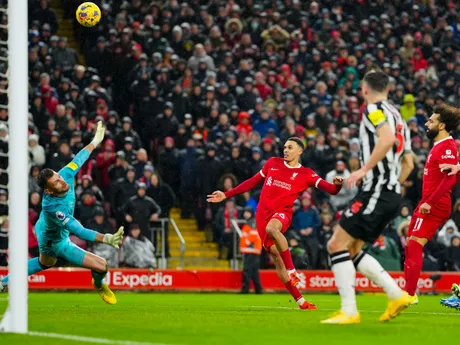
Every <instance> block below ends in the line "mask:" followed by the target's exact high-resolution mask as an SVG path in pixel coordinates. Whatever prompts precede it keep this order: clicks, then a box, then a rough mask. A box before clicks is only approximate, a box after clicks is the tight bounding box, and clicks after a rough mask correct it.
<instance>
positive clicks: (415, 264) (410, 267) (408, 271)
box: [404, 237, 426, 303]
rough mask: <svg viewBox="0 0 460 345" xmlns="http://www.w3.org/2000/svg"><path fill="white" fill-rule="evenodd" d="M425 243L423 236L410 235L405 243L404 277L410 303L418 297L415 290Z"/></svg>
mask: <svg viewBox="0 0 460 345" xmlns="http://www.w3.org/2000/svg"><path fill="white" fill-rule="evenodd" d="M421 242H422V243H421ZM425 244H426V239H424V238H421V239H419V238H414V237H410V239H409V243H408V245H407V246H408V248H407V257H406V260H405V261H404V267H405V269H404V272H405V277H404V278H405V279H406V288H405V290H406V291H407V293H408V294H409V295H410V296H412V299H413V300H412V303H415V300H416V299H418V298H417V295H416V294H415V293H416V291H417V284H418V280H419V278H420V272H421V271H422V265H423V247H424V245H425Z"/></svg>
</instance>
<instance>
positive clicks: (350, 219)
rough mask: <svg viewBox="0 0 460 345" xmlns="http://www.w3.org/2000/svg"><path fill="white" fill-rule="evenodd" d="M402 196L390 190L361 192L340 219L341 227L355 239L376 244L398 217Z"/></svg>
mask: <svg viewBox="0 0 460 345" xmlns="http://www.w3.org/2000/svg"><path fill="white" fill-rule="evenodd" d="M400 205H401V194H398V193H395V192H393V191H389V190H386V189H384V190H382V191H381V192H380V193H375V192H374V191H370V192H360V193H359V194H358V195H357V196H356V198H355V199H354V200H353V201H352V202H351V204H350V206H349V207H348V208H347V209H345V211H344V212H343V213H342V217H340V221H339V222H340V226H341V227H342V228H343V229H344V230H345V231H346V232H347V233H348V234H350V235H351V236H352V237H353V238H359V239H360V240H363V241H365V242H368V243H374V242H375V240H376V239H377V238H379V236H380V235H381V234H382V232H383V229H385V227H386V226H387V225H388V223H389V222H390V221H392V220H393V219H394V217H395V216H396V215H397V213H398V210H399V207H400Z"/></svg>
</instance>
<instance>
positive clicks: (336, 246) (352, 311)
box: [321, 227, 361, 324]
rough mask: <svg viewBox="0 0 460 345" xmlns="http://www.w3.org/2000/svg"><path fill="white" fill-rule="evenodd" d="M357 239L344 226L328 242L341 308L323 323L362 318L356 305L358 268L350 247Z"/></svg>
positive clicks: (342, 322)
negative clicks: (352, 257) (354, 262)
mask: <svg viewBox="0 0 460 345" xmlns="http://www.w3.org/2000/svg"><path fill="white" fill-rule="evenodd" d="M354 241H355V239H354V238H353V237H351V236H350V235H349V234H348V233H347V232H346V231H345V230H344V229H343V228H342V227H340V228H338V229H337V230H336V231H335V232H334V235H332V238H331V239H330V240H329V242H328V243H327V249H328V252H329V255H330V257H331V263H332V267H331V269H332V272H333V273H334V278H335V284H336V285H337V288H338V290H339V294H340V299H341V309H340V310H339V311H337V312H336V313H334V314H333V315H332V316H330V317H329V318H328V319H326V320H322V321H321V323H325V324H353V323H360V322H361V318H360V315H359V313H358V308H357V306H356V295H355V281H356V270H355V266H354V265H353V262H352V261H351V257H350V252H349V248H350V247H351V246H352V244H353V242H354Z"/></svg>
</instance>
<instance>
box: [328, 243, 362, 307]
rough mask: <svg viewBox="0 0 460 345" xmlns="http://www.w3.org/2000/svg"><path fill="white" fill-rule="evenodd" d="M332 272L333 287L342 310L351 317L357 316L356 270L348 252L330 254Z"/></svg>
mask: <svg viewBox="0 0 460 345" xmlns="http://www.w3.org/2000/svg"><path fill="white" fill-rule="evenodd" d="M331 262H332V268H331V269H332V272H333V273H334V277H335V285H337V288H338V290H339V294H340V298H341V301H342V310H343V311H344V312H345V313H346V314H348V315H351V316H354V315H356V314H358V308H357V307H356V294H355V282H356V269H355V266H354V265H353V261H351V258H350V253H349V252H348V251H344V252H338V253H334V254H331Z"/></svg>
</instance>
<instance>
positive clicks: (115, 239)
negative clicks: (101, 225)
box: [65, 218, 124, 249]
mask: <svg viewBox="0 0 460 345" xmlns="http://www.w3.org/2000/svg"><path fill="white" fill-rule="evenodd" d="M65 228H66V229H67V230H69V231H70V232H71V233H72V234H74V235H75V236H77V237H78V238H81V239H82V240H85V241H90V242H96V243H105V244H108V245H110V246H112V247H115V248H117V249H118V248H119V247H120V244H121V242H123V234H124V228H123V227H120V228H119V229H118V231H117V232H116V233H115V234H113V235H112V234H101V233H99V232H97V231H94V230H91V229H87V228H85V227H84V226H83V225H81V223H80V222H79V221H78V220H76V219H75V218H73V219H71V220H70V221H69V222H67V223H66V224H65Z"/></svg>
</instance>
